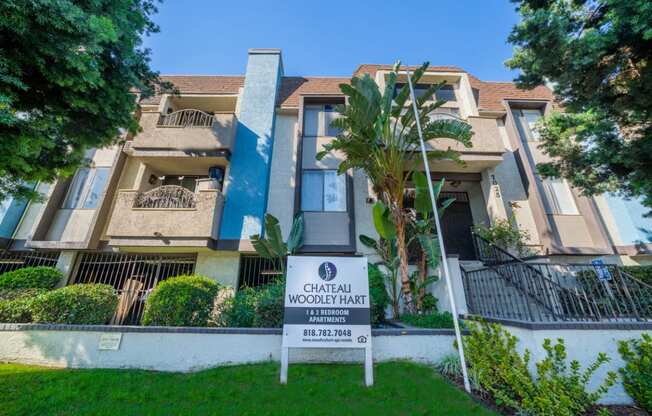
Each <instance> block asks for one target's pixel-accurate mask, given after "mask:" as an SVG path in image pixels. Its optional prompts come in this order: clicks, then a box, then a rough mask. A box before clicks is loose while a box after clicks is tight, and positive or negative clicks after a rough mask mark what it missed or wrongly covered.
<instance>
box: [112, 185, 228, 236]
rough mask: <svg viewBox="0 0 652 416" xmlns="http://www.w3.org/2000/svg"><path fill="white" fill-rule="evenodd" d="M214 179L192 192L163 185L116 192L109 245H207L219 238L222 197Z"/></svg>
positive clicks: (174, 186)
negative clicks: (143, 190)
mask: <svg viewBox="0 0 652 416" xmlns="http://www.w3.org/2000/svg"><path fill="white" fill-rule="evenodd" d="M216 188H217V184H216V182H215V181H213V180H210V179H207V180H202V181H199V182H198V185H197V191H196V192H192V191H190V190H188V189H186V188H183V187H181V186H176V185H165V186H159V187H157V188H154V189H151V190H149V191H146V192H139V191H137V190H122V191H119V192H118V193H117V195H116V199H115V206H114V209H113V214H112V216H111V220H110V222H109V225H108V228H107V232H106V234H107V236H108V237H109V240H110V241H109V244H110V245H112V246H155V247H166V246H169V247H175V246H176V247H179V246H184V247H206V246H209V245H210V244H212V242H213V241H214V240H216V239H217V237H218V230H219V225H220V219H221V217H222V206H223V204H224V197H223V196H222V193H221V192H220V191H219V190H218V189H216Z"/></svg>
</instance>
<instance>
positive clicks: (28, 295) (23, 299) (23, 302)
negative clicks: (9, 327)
mask: <svg viewBox="0 0 652 416" xmlns="http://www.w3.org/2000/svg"><path fill="white" fill-rule="evenodd" d="M44 292H45V290H44V289H13V290H6V291H0V322H11V323H26V322H32V302H34V299H36V297H37V296H39V295H40V294H42V293H44Z"/></svg>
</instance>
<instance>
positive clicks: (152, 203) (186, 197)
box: [134, 185, 197, 208]
mask: <svg viewBox="0 0 652 416" xmlns="http://www.w3.org/2000/svg"><path fill="white" fill-rule="evenodd" d="M196 204H197V202H196V200H195V193H194V192H191V191H190V190H189V189H186V188H184V187H182V186H177V185H163V186H159V187H158V188H154V189H152V190H150V191H147V192H141V193H139V194H138V196H136V199H135V200H134V208H195V206H196Z"/></svg>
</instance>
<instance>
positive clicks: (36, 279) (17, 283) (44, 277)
mask: <svg viewBox="0 0 652 416" xmlns="http://www.w3.org/2000/svg"><path fill="white" fill-rule="evenodd" d="M62 278H63V274H62V273H61V272H60V271H59V270H57V269H55V268H54V267H44V266H39V267H25V268H22V269H17V270H13V271H11V272H7V273H3V274H2V275H0V290H6V289H53V288H54V287H55V286H56V285H57V283H59V281H60V280H61V279H62Z"/></svg>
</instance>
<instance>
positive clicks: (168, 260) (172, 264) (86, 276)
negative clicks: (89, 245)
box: [70, 253, 196, 325]
mask: <svg viewBox="0 0 652 416" xmlns="http://www.w3.org/2000/svg"><path fill="white" fill-rule="evenodd" d="M195 261H196V257H195V255H194V254H166V255H161V254H130V253H82V254H81V255H80V256H79V259H78V261H77V265H76V267H75V270H74V272H73V276H72V278H71V280H70V284H73V283H102V284H107V285H111V286H113V287H114V288H115V290H116V292H117V294H118V307H117V309H116V313H115V315H114V316H113V318H112V320H111V322H110V323H111V324H113V325H139V324H140V321H141V319H142V317H143V312H144V308H145V301H146V300H147V297H148V296H149V294H150V293H151V292H152V290H153V289H154V288H155V287H156V285H157V284H158V283H159V282H161V281H163V280H165V279H167V278H169V277H174V276H180V275H184V274H193V273H194V270H195Z"/></svg>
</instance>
